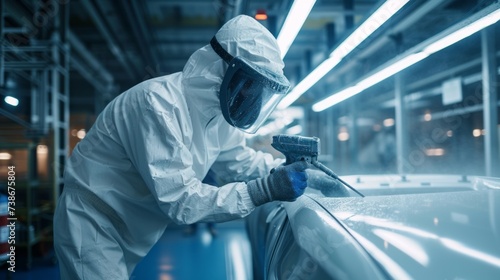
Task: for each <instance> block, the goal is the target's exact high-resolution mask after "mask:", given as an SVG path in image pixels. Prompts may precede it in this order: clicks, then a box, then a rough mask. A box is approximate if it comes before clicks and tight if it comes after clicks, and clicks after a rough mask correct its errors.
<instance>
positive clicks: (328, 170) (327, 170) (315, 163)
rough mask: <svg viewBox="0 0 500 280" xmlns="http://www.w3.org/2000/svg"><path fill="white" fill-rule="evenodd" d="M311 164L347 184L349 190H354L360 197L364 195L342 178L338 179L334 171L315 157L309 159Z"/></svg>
mask: <svg viewBox="0 0 500 280" xmlns="http://www.w3.org/2000/svg"><path fill="white" fill-rule="evenodd" d="M311 164H312V165H314V166H315V167H316V168H318V169H319V170H321V171H323V172H325V173H326V175H328V176H330V177H332V178H334V179H336V180H339V181H340V182H341V183H342V184H344V185H345V186H347V187H348V188H350V189H351V190H353V191H354V192H356V193H357V194H359V195H360V196H361V197H365V196H364V195H363V194H362V193H360V192H359V191H357V190H356V189H355V188H353V187H352V186H351V185H349V184H348V183H346V182H345V181H344V180H342V179H340V178H339V176H337V174H335V172H333V171H332V170H331V169H329V168H328V167H326V166H325V165H324V164H322V163H321V162H319V161H317V160H316V159H312V160H311Z"/></svg>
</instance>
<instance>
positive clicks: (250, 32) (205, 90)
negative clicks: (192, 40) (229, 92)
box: [182, 15, 284, 120]
mask: <svg viewBox="0 0 500 280" xmlns="http://www.w3.org/2000/svg"><path fill="white" fill-rule="evenodd" d="M215 36H216V37H217V40H218V42H219V43H220V45H221V46H222V47H223V48H224V49H225V50H226V51H227V52H228V53H230V54H231V55H233V56H240V57H243V58H244V59H246V60H248V61H251V62H252V63H254V64H255V65H257V66H259V67H262V68H265V69H268V70H269V71H272V72H274V73H277V74H279V75H283V67H284V63H283V61H282V59H281V54H280V50H279V46H278V44H277V42H276V39H275V38H274V36H273V35H272V34H271V33H270V32H269V30H267V29H266V28H265V27H264V26H263V25H262V24H260V23H259V22H258V21H256V20H255V19H253V18H251V17H249V16H245V15H240V16H237V17H235V18H233V19H231V20H229V21H228V22H227V23H226V24H224V25H223V26H222V27H221V28H220V30H219V31H218V32H217V33H216V34H215ZM227 67H228V66H227V64H226V62H224V60H223V59H222V58H221V57H220V56H219V55H217V54H216V53H215V51H214V50H213V48H212V47H211V46H210V45H209V44H207V45H206V46H204V47H202V48H201V49H199V50H197V51H196V52H194V53H193V54H192V55H191V57H190V58H189V60H188V62H187V63H186V65H185V66H184V70H183V71H182V72H183V80H182V84H183V89H184V94H185V95H186V96H187V97H188V98H187V100H188V102H189V103H190V107H191V108H192V109H195V110H197V111H199V113H200V115H202V116H203V117H204V118H205V119H207V120H210V119H212V118H213V117H215V116H221V108H220V103H219V90H220V87H221V84H222V81H223V79H224V75H225V72H226V70H227Z"/></svg>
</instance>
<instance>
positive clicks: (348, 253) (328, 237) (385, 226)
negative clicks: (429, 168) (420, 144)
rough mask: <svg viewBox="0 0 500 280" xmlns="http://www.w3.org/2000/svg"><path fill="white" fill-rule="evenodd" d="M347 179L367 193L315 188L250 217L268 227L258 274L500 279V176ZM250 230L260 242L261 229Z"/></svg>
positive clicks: (269, 276) (351, 277) (264, 277)
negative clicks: (330, 193) (337, 194)
mask: <svg viewBox="0 0 500 280" xmlns="http://www.w3.org/2000/svg"><path fill="white" fill-rule="evenodd" d="M347 180H350V181H351V183H352V185H353V186H356V187H357V188H358V190H360V191H361V192H362V193H365V194H366V197H364V198H362V197H359V196H352V197H343V198H328V197H324V196H321V195H320V193H319V192H318V191H314V190H309V191H308V192H307V194H306V195H304V196H302V197H300V198H299V199H297V201H295V202H284V203H274V204H271V205H270V206H268V209H267V210H266V211H264V213H263V210H264V209H262V210H261V209H257V212H261V213H260V215H261V218H260V220H258V219H254V220H253V221H251V220H250V221H249V222H251V223H252V224H253V225H254V226H256V227H258V226H259V225H257V223H260V224H261V225H260V226H262V225H263V226H264V227H266V236H265V238H266V240H267V241H266V242H267V243H266V245H265V248H261V249H263V250H265V252H266V253H265V256H266V257H265V258H264V261H263V262H262V261H260V263H256V264H257V265H260V266H266V269H265V270H264V271H261V275H262V276H263V277H262V278H259V277H257V278H256V279H282V278H283V275H286V277H285V278H289V276H294V277H295V278H296V279H311V278H307V277H305V276H304V275H307V273H309V275H328V277H324V276H322V277H321V279H324V278H330V279H500V180H498V179H494V178H493V179H491V180H490V179H488V178H486V179H484V178H483V179H477V178H476V179H472V178H467V177H461V176H451V177H449V176H442V177H439V176H438V177H435V178H431V177H429V176H424V177H418V176H416V177H415V176H410V177H401V176H399V177H398V176H396V177H391V176H383V178H382V179H381V178H378V179H377V178H375V177H373V178H372V177H362V178H360V177H357V178H356V177H352V178H347ZM276 209H279V210H276ZM273 213H274V214H273ZM276 213H281V214H280V215H277V214H276ZM283 213H286V217H284V215H283ZM262 216H264V217H266V219H265V220H263V219H262ZM249 236H250V239H251V242H252V246H253V241H252V239H255V238H259V236H256V235H255V234H249ZM260 237H261V238H263V237H262V236H260ZM270 237H272V238H270ZM269 239H272V240H273V241H272V242H269ZM261 243H262V242H261ZM304 264H305V265H304ZM301 267H302V268H301ZM314 273H316V274H314ZM280 277H281V278H280ZM318 279H319V278H318Z"/></svg>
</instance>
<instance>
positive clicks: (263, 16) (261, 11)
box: [255, 9, 267, 20]
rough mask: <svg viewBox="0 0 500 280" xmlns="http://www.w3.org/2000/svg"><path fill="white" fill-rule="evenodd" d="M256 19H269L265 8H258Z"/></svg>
mask: <svg viewBox="0 0 500 280" xmlns="http://www.w3.org/2000/svg"><path fill="white" fill-rule="evenodd" d="M255 19H256V20H267V13H266V10H264V9H258V10H257V13H255Z"/></svg>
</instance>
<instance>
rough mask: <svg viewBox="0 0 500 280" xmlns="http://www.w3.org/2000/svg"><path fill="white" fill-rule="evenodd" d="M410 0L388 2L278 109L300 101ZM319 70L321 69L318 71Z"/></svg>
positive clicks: (390, 0) (389, 0)
mask: <svg viewBox="0 0 500 280" xmlns="http://www.w3.org/2000/svg"><path fill="white" fill-rule="evenodd" d="M408 1H409V0H387V1H386V2H384V4H382V6H380V7H379V8H378V9H377V10H376V11H375V12H374V13H373V14H372V15H371V16H369V17H368V18H367V19H366V20H365V21H364V22H363V23H362V24H361V25H360V26H359V27H358V28H357V29H356V30H355V31H354V32H353V33H352V34H351V35H349V37H347V39H346V40H344V41H343V42H342V43H341V44H340V45H339V46H338V47H337V48H336V49H335V50H333V51H332V53H331V54H330V56H329V58H327V59H326V60H325V61H323V63H321V64H320V65H319V66H318V67H317V68H315V69H314V70H313V71H312V72H311V73H310V74H309V75H307V76H306V77H305V78H304V80H302V81H301V82H300V83H298V84H297V86H296V87H294V88H293V89H292V91H291V92H290V93H289V94H288V95H287V96H286V97H285V98H284V99H283V100H282V101H281V102H280V104H279V105H278V108H280V109H285V108H286V107H288V106H290V105H291V104H292V103H293V102H295V100H297V99H299V97H300V96H302V94H304V93H305V92H306V91H307V90H308V89H310V88H311V87H312V86H313V85H314V84H316V83H317V82H318V81H319V80H320V79H321V78H323V77H324V76H325V75H326V74H327V73H328V72H330V71H331V70H332V69H333V68H334V67H335V66H337V64H339V62H340V61H341V60H342V59H343V58H344V57H345V56H347V55H348V54H349V53H350V52H351V51H352V50H354V49H355V48H356V47H357V46H358V45H359V44H361V43H362V42H363V41H364V40H365V39H366V38H368V37H369V36H370V35H371V34H372V33H373V32H374V31H375V30H377V29H378V28H379V27H380V26H382V24H384V23H385V22H386V21H387V20H388V19H389V18H391V17H392V16H393V15H394V14H395V13H396V12H397V11H399V10H400V9H401V8H402V7H403V6H404V5H405V4H406V3H408ZM280 35H281V34H280ZM318 68H319V69H318Z"/></svg>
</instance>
